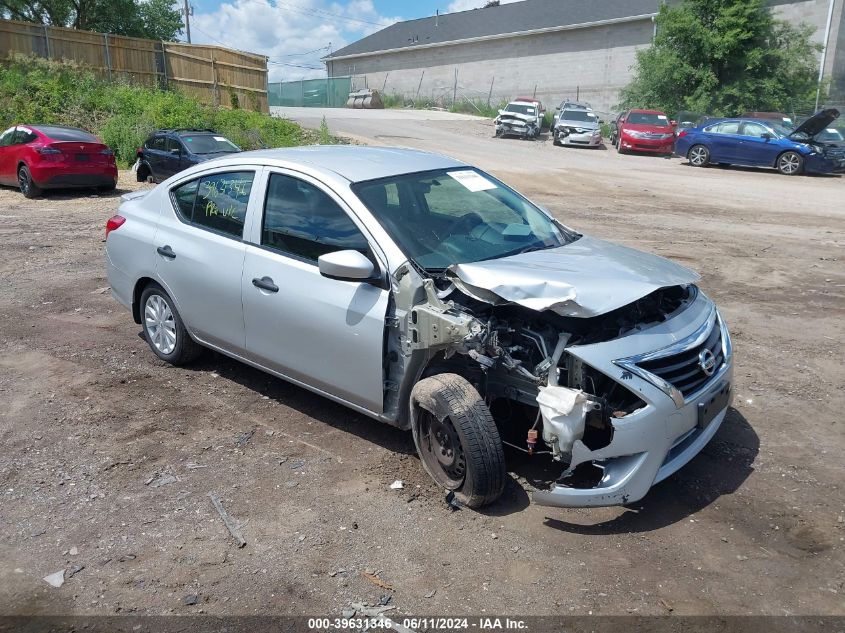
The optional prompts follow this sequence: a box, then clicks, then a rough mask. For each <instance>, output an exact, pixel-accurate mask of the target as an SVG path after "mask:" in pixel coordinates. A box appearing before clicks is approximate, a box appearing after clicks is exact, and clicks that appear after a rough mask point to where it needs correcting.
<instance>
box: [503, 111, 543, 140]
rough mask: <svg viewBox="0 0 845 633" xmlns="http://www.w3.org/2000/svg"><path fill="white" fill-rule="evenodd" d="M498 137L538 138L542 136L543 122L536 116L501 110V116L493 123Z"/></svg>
mask: <svg viewBox="0 0 845 633" xmlns="http://www.w3.org/2000/svg"><path fill="white" fill-rule="evenodd" d="M493 123H494V125H495V126H496V136H519V137H521V138H537V137H538V136H540V127H541V121H540V118H539V117H537V116H536V115H531V114H522V113H520V112H509V111H507V110H499V116H497V117H496V119H495V121H494V122H493Z"/></svg>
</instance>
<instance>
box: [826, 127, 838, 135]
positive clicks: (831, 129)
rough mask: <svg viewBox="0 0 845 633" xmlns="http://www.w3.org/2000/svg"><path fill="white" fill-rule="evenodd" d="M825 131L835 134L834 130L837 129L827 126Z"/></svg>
mask: <svg viewBox="0 0 845 633" xmlns="http://www.w3.org/2000/svg"><path fill="white" fill-rule="evenodd" d="M827 131H828V132H830V133H831V134H836V132H837V131H838V130H837V129H836V128H835V127H829V128H827Z"/></svg>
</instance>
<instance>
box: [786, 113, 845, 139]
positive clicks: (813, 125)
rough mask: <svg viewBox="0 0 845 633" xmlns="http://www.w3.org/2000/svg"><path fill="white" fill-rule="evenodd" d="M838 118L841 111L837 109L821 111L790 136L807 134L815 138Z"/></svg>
mask: <svg viewBox="0 0 845 633" xmlns="http://www.w3.org/2000/svg"><path fill="white" fill-rule="evenodd" d="M838 118H839V110H837V109H836V108H828V109H827V110H820V111H818V112H816V113H815V114H814V115H813V116H811V117H810V118H809V119H807V120H806V121H804V122H803V123H802V124H801V125H799V126H798V127H797V128H795V129H794V130H793V131H792V134H790V136H794V135H796V134H806V135H807V136H809V137H810V138H813V137H814V136H815V135H816V134H818V133H819V132H821V131H823V130H824V129H825V128H827V127H828V126H829V125H830V124H831V123H833V122H834V121H835V120H836V119H838Z"/></svg>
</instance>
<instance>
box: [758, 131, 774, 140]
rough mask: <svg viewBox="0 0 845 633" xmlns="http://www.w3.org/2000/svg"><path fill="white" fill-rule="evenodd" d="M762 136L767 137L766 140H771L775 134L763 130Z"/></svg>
mask: <svg viewBox="0 0 845 633" xmlns="http://www.w3.org/2000/svg"><path fill="white" fill-rule="evenodd" d="M760 138H762V139H765V140H767V141H771V140H772V139H773V138H774V136H772V134H771V133H769V132H763V133H762V134H761V135H760Z"/></svg>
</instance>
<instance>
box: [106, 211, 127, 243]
mask: <svg viewBox="0 0 845 633" xmlns="http://www.w3.org/2000/svg"><path fill="white" fill-rule="evenodd" d="M124 222H126V218H124V217H123V216H122V215H113V216H111V217H110V218H109V221H108V222H106V239H108V238H109V233H111V232H112V231H116V230H117V229H119V228H120V227H121V226H123V223H124Z"/></svg>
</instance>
